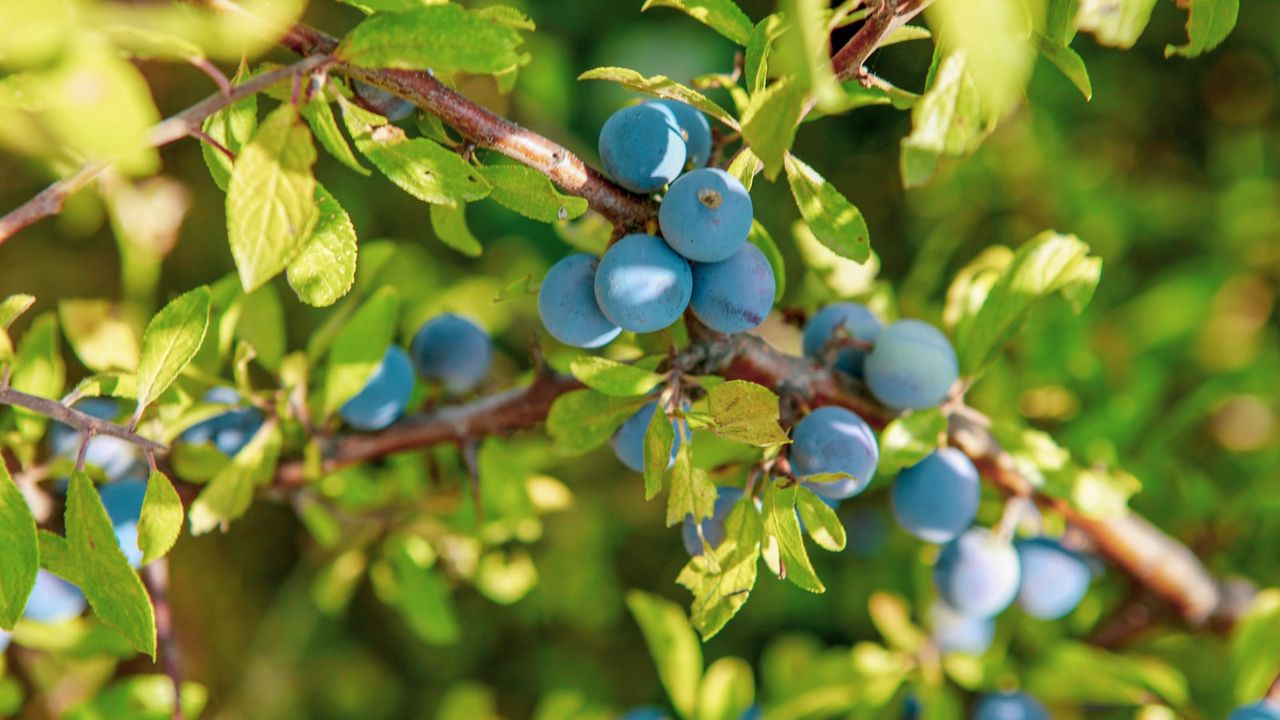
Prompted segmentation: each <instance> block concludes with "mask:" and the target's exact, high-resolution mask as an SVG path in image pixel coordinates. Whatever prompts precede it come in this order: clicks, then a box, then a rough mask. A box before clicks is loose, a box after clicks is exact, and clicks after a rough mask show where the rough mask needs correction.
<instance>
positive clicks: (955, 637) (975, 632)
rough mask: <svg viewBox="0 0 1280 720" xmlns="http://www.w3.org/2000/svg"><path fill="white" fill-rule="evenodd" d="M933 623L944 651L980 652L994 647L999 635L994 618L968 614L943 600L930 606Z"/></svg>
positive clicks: (936, 642) (934, 635)
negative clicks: (992, 642)
mask: <svg viewBox="0 0 1280 720" xmlns="http://www.w3.org/2000/svg"><path fill="white" fill-rule="evenodd" d="M929 625H930V627H931V628H932V630H933V642H934V644H936V645H937V646H938V650H940V651H942V652H944V653H952V652H958V653H968V654H971V655H980V654H982V653H984V652H986V651H987V648H989V647H991V639H992V638H994V637H995V634H996V621H995V620H993V619H992V618H989V617H972V616H970V615H965V614H964V613H961V612H957V611H956V610H953V609H952V608H950V607H947V604H946V603H942V602H935V603H934V604H933V605H932V606H931V607H930V608H929Z"/></svg>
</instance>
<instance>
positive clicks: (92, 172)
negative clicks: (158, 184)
mask: <svg viewBox="0 0 1280 720" xmlns="http://www.w3.org/2000/svg"><path fill="white" fill-rule="evenodd" d="M329 62H331V59H330V58H329V57H327V56H325V55H314V56H311V57H308V58H305V59H303V60H300V61H299V62H296V63H294V64H292V65H288V66H286V67H282V68H276V69H275V70H271V71H268V72H265V73H262V74H261V75H256V76H254V77H253V78H250V79H249V80H248V81H246V82H244V83H241V84H240V85H237V86H235V87H234V88H231V90H230V92H227V93H222V92H218V93H215V94H213V95H210V96H209V97H207V98H205V99H204V100H201V101H200V102H198V103H196V104H195V105H192V106H191V107H189V108H187V109H186V110H183V111H182V112H180V113H178V114H176V115H173V116H172V117H169V118H167V119H165V120H162V121H161V122H160V123H158V124H157V125H156V126H155V127H153V128H151V131H150V133H148V135H147V143H148V145H149V146H151V147H162V146H164V145H168V144H169V143H172V142H176V141H178V140H181V139H182V138H184V137H187V136H189V135H195V134H196V133H199V132H200V125H201V124H202V123H203V122H204V121H205V119H206V118H208V117H209V116H210V115H212V114H214V113H215V112H217V111H219V110H221V109H222V108H224V107H226V106H228V105H231V104H232V103H234V102H236V101H237V100H241V99H243V98H246V97H248V96H250V95H256V94H257V93H260V92H262V91H263V90H265V89H267V88H269V87H271V86H272V85H274V84H276V83H278V82H280V81H281V80H285V79H287V78H289V77H291V76H293V75H305V74H306V73H309V72H312V71H314V70H316V69H318V68H321V67H323V66H324V65H325V64H327V63H329ZM107 167H108V164H107V163H103V162H90V163H87V164H85V165H84V166H82V167H81V168H80V169H78V170H76V171H75V172H74V173H72V174H71V175H70V176H68V177H65V178H63V179H61V180H59V181H57V182H55V183H53V184H52V185H50V186H49V187H47V188H45V189H44V190H42V191H40V193H39V194H37V195H36V196H35V197H33V198H31V199H30V200H28V201H27V202H25V203H23V204H22V205H19V206H18V207H17V208H15V209H13V210H12V211H10V212H9V213H8V214H6V215H5V216H4V217H0V245H3V244H4V241H5V240H8V239H9V238H10V237H13V235H14V234H15V233H17V232H18V231H19V230H22V229H23V228H25V227H27V226H28V225H31V224H33V223H35V222H37V221H39V220H42V219H44V218H47V217H52V216H54V215H57V214H58V213H60V212H62V207H63V205H64V204H65V203H66V201H67V198H69V197H71V196H72V195H74V194H75V193H76V192H77V191H78V190H81V189H82V188H84V187H85V186H86V185H88V184H89V183H90V182H92V181H93V179H94V178H95V177H97V176H98V175H99V174H100V173H101V172H102V171H103V170H105V169H106V168H107Z"/></svg>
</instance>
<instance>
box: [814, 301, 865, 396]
mask: <svg viewBox="0 0 1280 720" xmlns="http://www.w3.org/2000/svg"><path fill="white" fill-rule="evenodd" d="M883 327H884V325H883V324H881V322H880V318H878V317H876V316H875V315H874V314H873V313H872V312H871V310H870V309H868V308H867V306H866V305H859V304H858V303H849V302H842V303H833V304H831V305H828V306H826V307H824V308H822V309H821V310H819V311H818V313H817V314H816V315H814V316H813V317H812V318H810V319H809V322H808V324H806V325H805V326H804V355H805V357H810V358H817V357H818V355H819V354H821V352H822V348H823V347H825V346H826V344H827V341H828V340H830V339H831V338H832V337H833V336H834V335H835V333H836V329H837V328H843V329H844V332H845V334H846V335H847V336H848V337H850V338H852V339H854V340H861V341H862V342H868V343H874V342H875V341H876V337H878V336H879V335H880V330H881V328H883ZM866 355H867V353H866V351H865V350H859V349H858V348H842V349H841V350H839V351H838V352H837V353H836V356H835V369H836V370H839V371H841V372H844V373H847V374H849V375H852V376H854V377H858V378H860V377H862V363H863V360H864V358H866Z"/></svg>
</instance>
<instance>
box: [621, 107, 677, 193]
mask: <svg viewBox="0 0 1280 720" xmlns="http://www.w3.org/2000/svg"><path fill="white" fill-rule="evenodd" d="M685 156H686V148H685V142H684V136H683V135H682V134H681V132H680V124H679V122H677V121H676V116H675V113H673V112H671V110H669V109H668V108H666V107H664V106H662V105H659V104H657V103H645V104H643V105H632V106H630V107H625V108H622V109H621V110H619V111H618V112H616V113H614V114H613V115H611V116H609V119H608V120H606V121H605V123H604V127H603V128H601V129H600V160H601V162H603V163H604V169H605V172H607V173H609V176H610V177H612V178H613V179H614V180H615V181H617V183H618V184H619V185H621V186H623V187H625V188H627V189H628V190H631V191H633V192H638V193H652V192H657V191H658V190H661V189H662V188H663V186H665V185H666V184H668V183H670V182H671V181H672V180H675V179H676V176H677V175H679V174H680V171H681V170H683V169H684V161H685Z"/></svg>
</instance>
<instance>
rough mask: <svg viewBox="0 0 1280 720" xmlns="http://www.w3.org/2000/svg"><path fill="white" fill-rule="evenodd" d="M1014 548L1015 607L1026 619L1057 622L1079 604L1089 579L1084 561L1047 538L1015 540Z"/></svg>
mask: <svg viewBox="0 0 1280 720" xmlns="http://www.w3.org/2000/svg"><path fill="white" fill-rule="evenodd" d="M1015 547H1016V548H1017V550H1018V562H1019V563H1020V565H1021V571H1022V587H1021V588H1020V589H1019V590H1018V606H1019V607H1021V608H1022V609H1023V610H1025V611H1027V614H1028V615H1030V616H1032V617H1037V618H1040V619H1041V620H1057V619H1058V618H1060V617H1062V616H1064V615H1066V614H1067V613H1069V612H1071V611H1072V610H1074V609H1075V607H1076V605H1079V604H1080V600H1082V599H1083V598H1084V595H1085V593H1086V592H1088V591H1089V581H1090V580H1091V579H1092V578H1093V573H1092V572H1090V570H1089V565H1088V563H1086V562H1085V561H1084V558H1082V557H1080V556H1079V555H1077V554H1076V553H1074V552H1072V551H1070V550H1068V549H1066V548H1065V547H1063V546H1062V544H1061V543H1059V542H1058V541H1057V540H1054V539H1052V538H1047V537H1037V538H1030V539H1027V540H1019V541H1018V542H1017V543H1016V544H1015Z"/></svg>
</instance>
